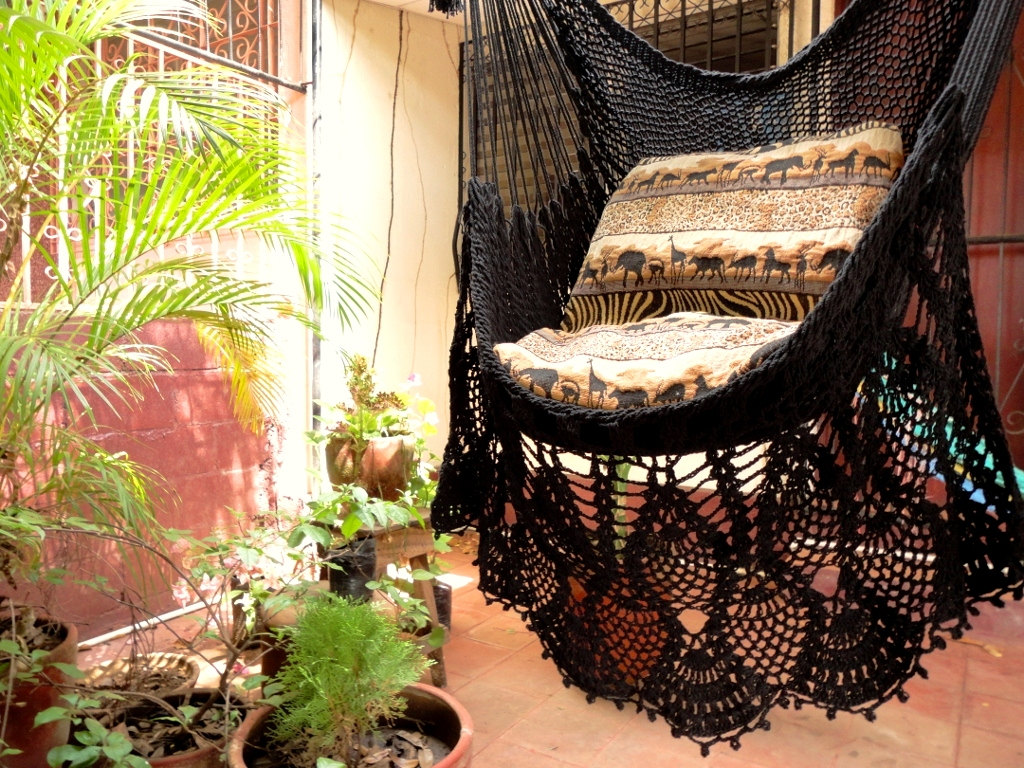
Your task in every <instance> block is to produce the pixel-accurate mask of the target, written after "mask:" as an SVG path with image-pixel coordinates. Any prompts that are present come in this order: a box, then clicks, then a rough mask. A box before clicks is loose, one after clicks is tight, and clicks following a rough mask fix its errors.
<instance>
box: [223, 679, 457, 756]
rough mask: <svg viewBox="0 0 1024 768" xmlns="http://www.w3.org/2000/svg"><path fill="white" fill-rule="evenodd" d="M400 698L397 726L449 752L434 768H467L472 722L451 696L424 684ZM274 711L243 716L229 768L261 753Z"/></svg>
mask: <svg viewBox="0 0 1024 768" xmlns="http://www.w3.org/2000/svg"><path fill="white" fill-rule="evenodd" d="M403 695H404V696H405V698H406V700H407V701H408V708H407V709H406V713H405V717H404V718H403V719H400V720H399V721H398V724H402V723H403V722H405V721H408V722H409V723H410V724H411V723H415V725H414V726H412V727H413V728H417V729H419V730H422V731H425V732H427V733H429V734H430V735H432V736H435V737H437V738H438V739H440V740H441V741H442V742H444V743H445V744H446V745H447V746H448V747H449V748H450V749H451V752H450V753H449V754H447V755H446V756H445V757H443V758H442V759H440V760H438V761H437V762H435V763H434V768H469V765H470V761H471V759H472V756H473V753H472V744H473V721H472V719H471V718H470V716H469V712H467V711H466V708H465V707H463V706H462V704H460V703H459V702H458V700H457V699H455V698H454V697H453V696H451V694H449V693H447V692H445V691H443V690H441V689H440V688H435V687H434V686H432V685H425V684H423V683H416V684H414V685H410V686H409V687H407V688H406V689H405V690H404V691H403ZM273 711H274V708H273V707H260V708H259V709H256V710H253V711H252V712H250V713H249V714H248V715H247V716H246V718H245V720H244V721H243V722H242V724H241V725H240V726H239V727H238V729H237V730H236V731H235V733H234V735H233V736H232V737H231V741H230V743H229V744H228V756H227V761H228V762H227V764H228V768H249V763H248V762H247V761H248V760H250V759H253V758H254V757H255V756H256V755H258V754H260V753H262V752H263V751H264V741H263V739H264V733H265V731H266V729H267V724H268V722H267V721H268V718H269V717H270V714H271V713H272V712H273Z"/></svg>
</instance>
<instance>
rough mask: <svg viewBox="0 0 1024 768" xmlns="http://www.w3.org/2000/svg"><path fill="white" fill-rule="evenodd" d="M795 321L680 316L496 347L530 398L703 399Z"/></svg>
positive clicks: (619, 403)
mask: <svg viewBox="0 0 1024 768" xmlns="http://www.w3.org/2000/svg"><path fill="white" fill-rule="evenodd" d="M796 326H797V323H794V322H786V321H782V320H771V319H759V318H749V317H720V316H717V315H709V314H705V313H703V312H678V313H676V314H672V315H668V316H667V317H659V318H651V319H648V320H641V321H639V322H636V323H629V324H626V325H594V326H591V327H590V328H587V329H585V330H584V331H581V332H580V333H568V332H566V331H559V330H552V329H550V328H542V329H541V330H539V331H534V332H533V333H530V334H528V335H527V336H525V337H524V338H522V339H520V340H519V341H517V342H515V343H510V344H498V345H496V346H495V347H494V351H495V352H496V353H497V355H498V357H499V359H500V360H501V362H502V364H503V365H504V366H505V367H506V368H508V369H509V372H510V373H511V374H512V376H513V378H515V379H516V381H518V382H519V383H520V384H521V385H522V386H524V387H526V388H527V389H529V390H531V391H532V392H534V393H536V394H538V395H543V396H544V397H550V398H553V399H555V400H563V401H565V402H570V403H576V404H578V405H585V406H590V407H592V408H607V409H615V408H634V407H637V406H641V405H660V404H663V403H670V402H675V401H678V400H688V399H692V398H694V397H700V396H701V395H703V394H704V393H706V392H709V391H711V390H712V389H714V388H715V387H719V386H721V385H722V384H725V383H726V382H728V381H730V380H731V379H732V378H733V377H735V376H739V375H740V374H741V373H744V372H745V371H748V370H750V369H752V368H754V367H755V366H757V365H758V364H760V362H761V361H762V360H763V359H764V358H765V356H766V355H767V354H768V353H769V352H770V351H771V350H772V349H774V348H775V347H776V346H777V345H778V344H780V343H781V342H782V341H783V340H784V339H785V338H786V337H787V336H789V334H791V333H792V332H793V330H794V328H796Z"/></svg>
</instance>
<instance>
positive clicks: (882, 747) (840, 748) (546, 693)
mask: <svg viewBox="0 0 1024 768" xmlns="http://www.w3.org/2000/svg"><path fill="white" fill-rule="evenodd" d="M444 558H445V560H446V562H447V564H448V565H449V569H448V571H449V573H448V576H447V577H446V578H447V579H448V580H449V582H450V583H451V584H452V585H453V588H454V593H453V617H452V638H451V642H450V643H449V644H448V645H447V646H446V647H445V651H444V655H445V667H446V670H447V674H448V690H449V691H450V692H452V693H453V694H454V695H455V696H456V697H457V698H458V699H459V700H460V701H461V702H462V703H463V704H464V705H465V706H466V708H467V709H468V710H469V712H470V714H471V715H472V717H473V720H474V726H475V736H474V753H475V754H474V758H473V766H474V768H690V767H691V766H692V767H693V768H1024V604H1020V603H1014V604H1010V605H1008V606H1007V608H1005V609H1002V610H997V609H989V610H986V611H985V612H984V613H983V614H982V616H980V617H979V618H977V619H976V620H975V621H974V625H975V629H974V631H972V632H971V633H970V635H969V636H968V637H967V640H968V642H954V643H951V644H950V645H949V647H948V648H947V650H945V651H940V652H937V653H935V654H933V655H931V656H930V657H929V658H928V659H926V662H925V666H926V667H927V668H928V670H929V673H930V674H929V679H928V680H922V679H920V678H918V679H916V680H913V681H911V682H909V683H908V684H907V686H906V688H907V690H908V692H909V693H910V700H909V701H908V702H907V703H906V704H900V703H899V702H895V701H894V702H890V703H888V704H886V705H884V706H883V707H881V709H880V710H879V711H878V717H877V720H876V721H875V722H874V723H869V722H867V721H866V720H865V719H864V718H863V717H860V716H854V715H848V714H840V715H839V716H838V717H837V718H836V719H835V720H833V721H830V720H828V719H827V718H826V716H825V714H824V712H822V711H820V710H817V709H814V708H809V707H804V708H803V709H801V710H799V711H795V710H793V709H789V710H783V709H776V710H774V712H773V713H772V717H771V722H772V727H771V730H770V731H759V732H757V733H754V734H749V735H747V736H745V737H744V738H743V745H742V748H741V749H740V750H739V751H738V752H734V751H733V750H731V749H730V748H729V747H728V746H722V745H719V746H717V747H715V748H714V749H713V750H712V752H711V756H710V757H708V758H702V757H701V756H700V749H699V747H697V746H696V745H694V744H693V743H692V742H690V741H688V740H685V739H674V738H673V737H672V736H671V734H670V733H669V729H668V727H667V726H666V725H665V723H664V722H663V721H661V720H658V721H657V722H654V723H651V722H649V721H648V719H647V717H646V715H643V714H637V713H636V712H635V710H633V709H626V710H623V711H619V710H618V709H616V707H615V706H614V705H613V704H611V703H609V702H607V701H598V702H596V703H594V704H587V703H586V699H585V697H584V695H583V694H582V693H581V692H580V691H578V690H576V689H567V688H565V687H564V686H563V685H562V682H561V677H560V675H559V674H558V673H557V671H556V670H555V667H554V665H553V664H552V663H551V662H550V661H546V660H544V659H542V658H541V650H540V645H539V644H538V642H537V640H536V639H535V638H534V636H533V635H531V634H530V633H529V632H527V631H526V629H525V627H524V625H523V622H522V621H521V620H520V619H519V618H518V617H517V616H516V615H515V614H513V613H511V612H505V611H502V609H501V608H500V607H499V606H497V605H491V606H488V605H487V604H486V602H485V600H484V598H483V596H482V595H481V594H480V592H479V591H478V590H477V589H476V576H477V573H476V568H475V567H474V566H473V565H472V560H473V552H472V546H471V542H461V545H460V546H457V547H456V549H455V550H454V551H453V552H451V553H450V554H447V555H445V556H444ZM94 653H95V652H94Z"/></svg>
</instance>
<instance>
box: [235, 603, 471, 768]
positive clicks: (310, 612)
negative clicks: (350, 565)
mask: <svg viewBox="0 0 1024 768" xmlns="http://www.w3.org/2000/svg"><path fill="white" fill-rule="evenodd" d="M284 632H285V633H286V635H287V642H288V659H287V663H286V664H285V665H284V666H283V667H282V668H281V669H280V670H279V671H278V672H277V674H276V676H275V678H274V681H273V682H271V683H268V684H266V685H265V687H264V693H265V695H266V696H267V699H268V702H269V703H268V704H267V705H266V706H264V707H261V708H260V709H257V710H255V711H253V712H252V713H251V714H250V715H249V716H248V717H247V718H246V720H245V722H244V723H243V724H242V726H241V727H240V728H239V729H238V730H237V731H236V732H235V734H234V736H233V738H232V741H231V744H230V745H229V748H228V765H229V768H361V766H369V765H374V766H377V767H378V768H387V766H392V765H401V766H404V767H406V768H431V766H432V767H433V768H465V767H466V766H468V765H469V761H470V740H471V737H472V725H471V722H470V720H469V715H468V713H466V711H465V709H463V708H462V706H461V705H459V704H458V702H457V701H455V699H453V698H452V697H451V696H449V695H448V694H446V693H445V692H444V691H442V690H440V689H438V688H434V687H433V686H429V685H424V684H421V683H418V682H416V681H417V680H419V678H420V677H421V676H422V674H423V672H424V671H425V670H426V668H427V666H429V662H428V661H427V659H426V658H425V657H424V656H423V655H422V653H421V652H420V650H419V648H418V646H416V645H415V644H414V643H412V642H410V641H408V640H405V639H403V638H402V637H400V635H399V633H398V629H397V628H396V626H395V624H394V622H393V621H391V619H389V618H388V617H387V616H385V615H384V614H382V613H381V612H380V610H379V609H377V608H376V607H374V605H373V604H372V603H368V602H362V601H353V600H350V599H348V598H344V597H339V596H337V595H334V594H332V593H329V592H325V593H321V594H320V595H318V596H317V597H316V598H315V599H312V600H308V601H305V602H304V603H303V605H302V608H301V611H300V612H299V615H298V618H297V620H296V622H295V623H294V625H292V626H290V627H287V628H285V629H284Z"/></svg>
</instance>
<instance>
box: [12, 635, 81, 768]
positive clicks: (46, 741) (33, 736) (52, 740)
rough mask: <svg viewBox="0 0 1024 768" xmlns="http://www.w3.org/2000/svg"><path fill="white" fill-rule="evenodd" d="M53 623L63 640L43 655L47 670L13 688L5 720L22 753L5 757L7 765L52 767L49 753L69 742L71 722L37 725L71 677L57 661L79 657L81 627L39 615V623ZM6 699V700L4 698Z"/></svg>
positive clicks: (67, 661) (56, 702)
mask: <svg viewBox="0 0 1024 768" xmlns="http://www.w3.org/2000/svg"><path fill="white" fill-rule="evenodd" d="M46 625H49V626H50V627H53V633H54V635H55V636H56V637H60V638H61V640H60V644H59V645H58V646H57V647H56V648H54V649H53V650H52V651H50V652H49V653H48V654H47V655H46V656H45V657H43V659H42V664H43V671H42V673H41V674H40V677H39V679H37V680H34V681H24V682H17V683H15V684H14V687H13V689H12V692H11V693H12V696H13V702H14V703H13V706H11V708H10V709H9V710H8V713H7V720H6V722H5V723H3V733H4V738H5V739H6V741H7V745H8V746H9V747H12V748H14V749H20V750H21V754H18V755H7V756H5V757H4V758H3V766H4V768H48V765H47V762H46V753H47V752H49V751H50V750H51V749H52V748H53V747H59V746H60V745H61V744H66V743H67V741H68V734H69V732H70V729H71V724H70V723H69V722H68V721H66V720H65V721H56V722H53V723H47V724H46V725H40V726H35V725H34V722H35V718H36V715H37V714H38V713H39V712H42V711H43V710H45V709H48V708H50V707H56V706H59V705H60V701H61V690H60V688H61V686H62V685H64V684H67V683H70V682H71V678H70V677H68V676H67V675H66V674H65V673H64V672H62V671H60V669H58V668H57V667H55V666H52V665H53V664H72V665H73V664H75V663H77V661H78V629H77V628H76V627H74V626H73V625H69V624H61V623H59V622H55V621H53V620H51V619H36V626H46ZM0 703H2V702H0Z"/></svg>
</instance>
